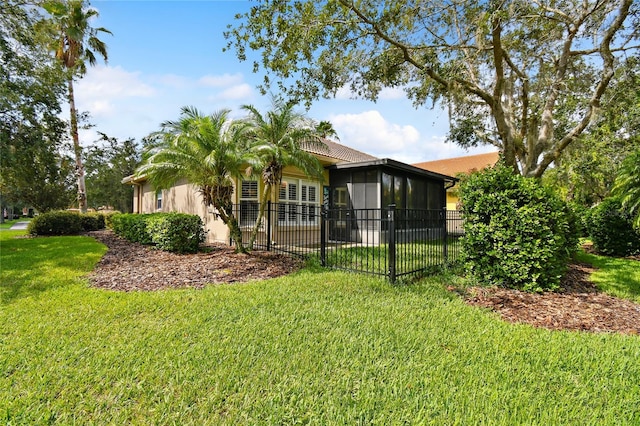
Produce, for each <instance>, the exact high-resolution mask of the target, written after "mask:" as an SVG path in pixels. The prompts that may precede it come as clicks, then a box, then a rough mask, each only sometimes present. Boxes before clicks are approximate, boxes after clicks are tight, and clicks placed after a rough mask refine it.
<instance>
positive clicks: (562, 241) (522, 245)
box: [460, 164, 578, 292]
mask: <svg viewBox="0 0 640 426" xmlns="http://www.w3.org/2000/svg"><path fill="white" fill-rule="evenodd" d="M460 192H461V202H462V206H463V215H464V219H465V224H464V229H465V236H464V237H463V239H462V260H463V262H464V264H465V267H466V269H467V271H468V272H469V274H470V276H471V278H472V279H474V280H475V281H476V282H478V283H479V284H483V285H494V284H495V285H501V286H505V287H510V288H516V289H520V290H525V291H536V292H539V291H544V290H553V289H556V288H558V286H559V282H560V278H561V277H562V275H563V273H564V271H565V269H566V264H567V261H568V259H569V257H570V255H571V254H572V253H573V251H574V250H575V248H576V246H577V242H578V237H577V234H576V220H575V217H574V216H573V215H572V214H571V212H570V210H569V209H568V207H567V205H566V204H565V203H564V202H563V201H562V200H560V199H559V198H558V197H557V196H556V195H554V194H553V193H552V192H551V191H550V190H548V189H546V188H544V187H543V186H542V185H541V184H540V183H539V182H538V181H537V180H534V179H529V178H524V177H522V176H520V175H518V174H514V172H513V170H512V169H510V168H507V167H505V166H504V165H502V164H499V165H497V166H496V167H495V168H493V169H487V170H485V171H483V172H479V173H474V174H472V175H470V176H469V177H467V178H465V179H464V180H463V181H462V183H461V187H460Z"/></svg>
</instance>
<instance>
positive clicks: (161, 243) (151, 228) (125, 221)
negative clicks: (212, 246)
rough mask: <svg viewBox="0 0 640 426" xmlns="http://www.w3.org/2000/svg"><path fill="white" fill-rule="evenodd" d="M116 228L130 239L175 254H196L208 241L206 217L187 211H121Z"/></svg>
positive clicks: (116, 219) (115, 217)
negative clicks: (139, 212) (204, 222)
mask: <svg viewBox="0 0 640 426" xmlns="http://www.w3.org/2000/svg"><path fill="white" fill-rule="evenodd" d="M111 224H112V228H113V231H114V232H115V233H116V234H118V235H120V236H121V237H123V238H126V239H127V240H129V241H132V242H137V243H141V244H153V245H155V246H156V247H157V248H158V249H160V250H165V251H170V252H174V253H195V252H197V251H198V248H199V246H200V244H201V243H203V242H204V240H205V232H204V226H203V223H202V219H201V218H200V216H197V215H189V214H183V213H151V214H117V215H114V216H112V217H111Z"/></svg>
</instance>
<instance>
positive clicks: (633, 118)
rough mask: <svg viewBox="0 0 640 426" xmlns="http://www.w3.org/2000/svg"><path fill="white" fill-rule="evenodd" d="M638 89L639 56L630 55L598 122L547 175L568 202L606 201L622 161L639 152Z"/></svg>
mask: <svg viewBox="0 0 640 426" xmlns="http://www.w3.org/2000/svg"><path fill="white" fill-rule="evenodd" d="M639 88H640V57H638V56H631V57H629V58H627V60H626V61H624V63H623V64H622V65H621V66H620V67H619V68H618V69H617V70H616V75H615V76H614V78H613V80H612V82H611V86H610V88H609V90H608V91H607V93H605V95H604V96H603V98H602V102H601V112H600V114H599V116H598V118H597V120H596V121H595V122H594V123H593V124H592V125H591V127H590V128H589V129H588V130H587V131H586V132H585V133H584V134H582V135H581V136H580V137H579V138H578V140H576V141H575V142H574V143H572V144H571V145H570V146H568V147H567V149H565V150H564V152H563V153H562V155H561V156H560V158H559V159H557V160H556V161H555V166H554V167H553V168H552V169H550V170H549V171H548V172H547V173H545V175H544V177H543V178H544V179H545V180H547V181H548V182H549V183H551V184H553V186H554V187H555V188H556V189H557V190H558V191H559V192H560V193H561V194H562V195H563V196H565V198H567V199H568V200H571V201H573V202H575V203H577V204H580V205H583V206H592V205H594V204H597V203H599V202H600V201H602V200H604V199H605V198H606V197H608V196H609V194H610V192H611V188H612V186H613V184H614V180H615V178H616V175H617V173H618V170H619V169H620V167H621V165H622V162H623V160H624V159H625V158H626V157H627V156H628V155H629V154H630V153H632V152H633V151H634V150H640V91H639ZM621 111H624V113H621Z"/></svg>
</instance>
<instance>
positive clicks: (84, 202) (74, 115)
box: [68, 77, 87, 213]
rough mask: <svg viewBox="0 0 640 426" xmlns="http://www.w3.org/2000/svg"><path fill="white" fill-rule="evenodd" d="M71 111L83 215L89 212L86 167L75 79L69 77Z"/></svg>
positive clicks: (79, 205)
mask: <svg viewBox="0 0 640 426" xmlns="http://www.w3.org/2000/svg"><path fill="white" fill-rule="evenodd" d="M68 86H69V110H70V115H71V139H73V152H74V154H75V157H76V177H77V180H78V208H79V209H80V212H81V213H86V212H87V190H86V187H85V184H84V166H83V165H82V147H81V146H80V137H79V136H78V111H77V110H76V101H75V97H74V95H73V77H69V80H68Z"/></svg>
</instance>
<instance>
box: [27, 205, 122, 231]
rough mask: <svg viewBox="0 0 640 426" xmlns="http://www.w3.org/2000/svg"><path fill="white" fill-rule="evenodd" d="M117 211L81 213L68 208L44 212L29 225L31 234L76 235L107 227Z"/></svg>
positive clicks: (28, 229) (28, 228)
mask: <svg viewBox="0 0 640 426" xmlns="http://www.w3.org/2000/svg"><path fill="white" fill-rule="evenodd" d="M113 214H115V213H101V212H97V213H86V214H80V213H77V212H70V211H66V210H61V211H52V212H47V213H42V214H40V215H38V216H36V217H34V218H33V219H32V220H31V222H29V225H28V226H27V232H28V233H29V234H31V235H76V234H79V233H80V232H87V231H99V230H101V229H105V227H106V224H107V222H108V221H109V218H110V217H111V216H112V215H113Z"/></svg>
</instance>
